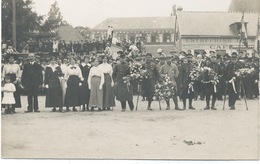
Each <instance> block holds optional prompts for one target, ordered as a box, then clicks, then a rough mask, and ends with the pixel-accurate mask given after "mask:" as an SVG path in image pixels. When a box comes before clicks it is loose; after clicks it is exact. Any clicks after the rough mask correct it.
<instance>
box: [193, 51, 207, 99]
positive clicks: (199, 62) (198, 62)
mask: <svg viewBox="0 0 260 164" xmlns="http://www.w3.org/2000/svg"><path fill="white" fill-rule="evenodd" d="M194 64H195V66H196V67H197V68H199V69H200V68H202V67H204V65H205V62H204V60H203V58H202V55H201V54H198V55H197V56H196V58H195V61H194ZM198 96H200V99H201V100H204V97H205V95H204V91H203V84H202V82H201V81H200V80H198V81H194V100H197V99H198Z"/></svg>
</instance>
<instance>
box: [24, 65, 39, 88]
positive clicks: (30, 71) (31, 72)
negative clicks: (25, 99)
mask: <svg viewBox="0 0 260 164" xmlns="http://www.w3.org/2000/svg"><path fill="white" fill-rule="evenodd" d="M21 82H22V85H23V86H24V87H25V88H30V87H39V86H40V85H42V83H43V75H42V67H41V65H39V64H38V63H36V62H34V64H33V65H32V64H30V63H28V64H25V65H24V69H23V73H22V77H21Z"/></svg>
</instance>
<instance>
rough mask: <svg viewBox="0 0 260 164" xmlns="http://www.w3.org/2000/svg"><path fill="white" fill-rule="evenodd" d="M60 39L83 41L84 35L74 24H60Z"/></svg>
mask: <svg viewBox="0 0 260 164" xmlns="http://www.w3.org/2000/svg"><path fill="white" fill-rule="evenodd" d="M56 30H57V32H58V35H59V37H60V40H65V41H66V42H69V41H81V40H84V37H83V36H82V35H81V34H80V33H79V32H78V31H77V30H76V29H75V28H73V27H72V26H69V25H67V26H60V27H58V28H57V29H56Z"/></svg>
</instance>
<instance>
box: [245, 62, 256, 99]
mask: <svg viewBox="0 0 260 164" xmlns="http://www.w3.org/2000/svg"><path fill="white" fill-rule="evenodd" d="M244 67H245V68H249V69H254V70H255V71H254V72H253V73H252V74H251V75H250V76H248V77H247V78H244V79H243V83H244V88H245V93H244V94H245V96H246V98H248V99H253V94H254V89H255V84H256V81H257V80H258V76H257V72H256V71H257V69H258V68H257V65H255V64H254V63H253V61H252V58H251V57H249V58H247V60H246V61H245V66H244Z"/></svg>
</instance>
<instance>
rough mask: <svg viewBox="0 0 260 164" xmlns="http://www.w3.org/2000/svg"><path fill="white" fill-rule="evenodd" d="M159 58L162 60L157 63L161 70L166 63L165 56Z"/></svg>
mask: <svg viewBox="0 0 260 164" xmlns="http://www.w3.org/2000/svg"><path fill="white" fill-rule="evenodd" d="M159 60H160V61H159V63H157V64H156V68H157V70H158V71H160V69H161V66H163V65H164V64H165V57H163V56H161V57H160V58H159Z"/></svg>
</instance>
